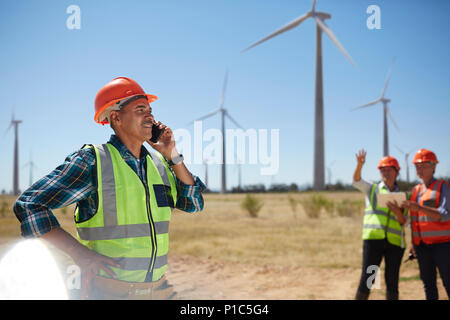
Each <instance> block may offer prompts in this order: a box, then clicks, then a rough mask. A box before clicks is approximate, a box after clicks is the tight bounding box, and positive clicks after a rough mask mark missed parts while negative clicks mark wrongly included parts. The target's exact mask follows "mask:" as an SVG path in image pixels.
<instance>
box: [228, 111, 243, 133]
mask: <svg viewBox="0 0 450 320" xmlns="http://www.w3.org/2000/svg"><path fill="white" fill-rule="evenodd" d="M225 115H226V116H227V117H228V119H230V120H231V122H233V123H234V124H235V125H236V126H237V127H238V128H240V129H242V130H244V128H242V126H241V125H240V124H239V123H238V122H237V121H236V120H234V119H233V118H232V117H231V116H230V114H229V113H228V111H225Z"/></svg>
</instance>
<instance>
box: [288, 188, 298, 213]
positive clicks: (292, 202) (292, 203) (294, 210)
mask: <svg viewBox="0 0 450 320" xmlns="http://www.w3.org/2000/svg"><path fill="white" fill-rule="evenodd" d="M288 201H289V205H290V206H291V209H292V213H293V214H294V218H295V219H297V205H298V201H297V200H295V199H294V198H293V197H292V196H291V195H290V194H289V195H288Z"/></svg>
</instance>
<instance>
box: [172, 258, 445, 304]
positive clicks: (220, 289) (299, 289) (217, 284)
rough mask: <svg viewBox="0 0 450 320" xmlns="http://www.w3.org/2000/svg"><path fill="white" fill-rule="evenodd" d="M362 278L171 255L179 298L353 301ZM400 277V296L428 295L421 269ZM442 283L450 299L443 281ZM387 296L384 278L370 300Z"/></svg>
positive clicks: (351, 272) (354, 272) (352, 272)
mask: <svg viewBox="0 0 450 320" xmlns="http://www.w3.org/2000/svg"><path fill="white" fill-rule="evenodd" d="M408 263H415V262H408ZM359 276H360V270H358V269H350V268H336V269H331V268H327V269H320V268H302V267H277V266H252V265H248V264H241V263H234V262H228V261H217V260H212V259H201V258H194V257H191V256H188V255H171V256H170V258H169V269H168V272H167V277H168V279H169V282H170V283H171V284H172V285H174V286H175V290H176V291H177V292H178V298H179V299H195V300H227V299H230V300H351V299H353V297H354V294H355V290H356V287H357V285H358V280H359ZM401 276H402V277H403V278H404V279H405V280H404V281H400V284H399V290H400V299H401V300H416V299H418V300H423V299H425V294H424V291H423V288H422V281H421V280H420V279H417V271H415V270H408V269H405V270H403V271H402V272H401ZM382 277H383V275H382ZM438 286H439V293H440V297H441V299H445V298H446V294H445V290H444V288H443V286H442V282H441V280H440V279H439V280H438ZM384 298H385V286H384V281H383V279H382V278H381V281H380V288H379V289H373V290H372V293H371V296H370V299H371V300H372V299H373V300H383V299H384Z"/></svg>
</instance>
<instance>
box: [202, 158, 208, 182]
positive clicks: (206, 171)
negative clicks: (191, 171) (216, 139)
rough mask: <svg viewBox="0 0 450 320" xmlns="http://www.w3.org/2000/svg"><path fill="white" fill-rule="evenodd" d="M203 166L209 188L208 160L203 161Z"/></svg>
mask: <svg viewBox="0 0 450 320" xmlns="http://www.w3.org/2000/svg"><path fill="white" fill-rule="evenodd" d="M203 164H204V165H205V186H206V187H207V188H208V158H204V159H203Z"/></svg>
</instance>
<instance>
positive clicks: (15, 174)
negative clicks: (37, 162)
mask: <svg viewBox="0 0 450 320" xmlns="http://www.w3.org/2000/svg"><path fill="white" fill-rule="evenodd" d="M20 123H22V120H15V119H14V113H13V114H12V117H11V122H10V123H9V127H8V129H6V132H8V131H9V129H11V127H12V126H14V167H13V195H15V196H17V195H19V124H20Z"/></svg>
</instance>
